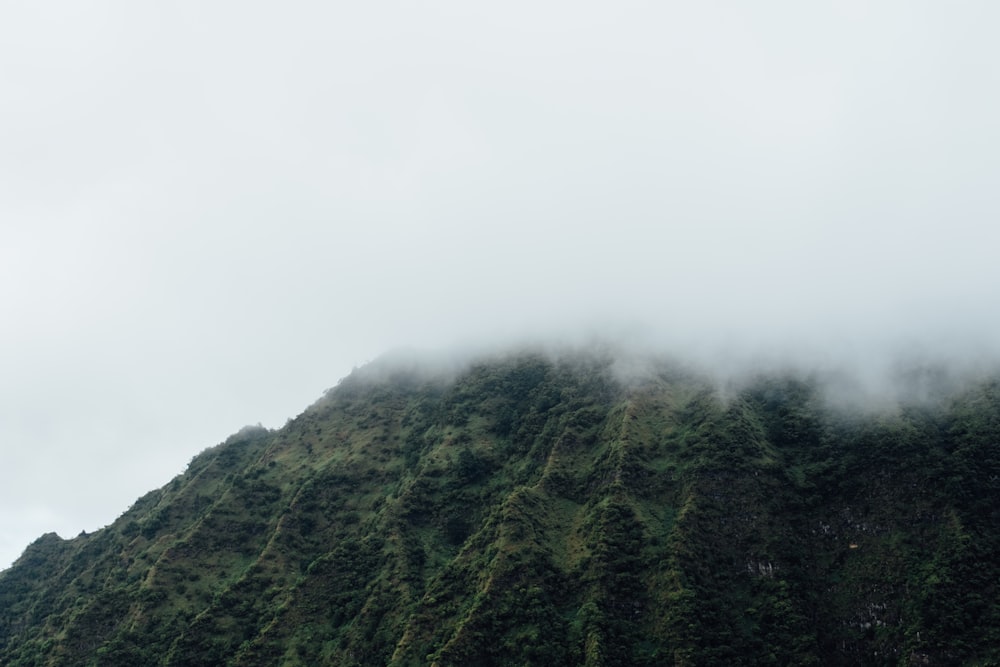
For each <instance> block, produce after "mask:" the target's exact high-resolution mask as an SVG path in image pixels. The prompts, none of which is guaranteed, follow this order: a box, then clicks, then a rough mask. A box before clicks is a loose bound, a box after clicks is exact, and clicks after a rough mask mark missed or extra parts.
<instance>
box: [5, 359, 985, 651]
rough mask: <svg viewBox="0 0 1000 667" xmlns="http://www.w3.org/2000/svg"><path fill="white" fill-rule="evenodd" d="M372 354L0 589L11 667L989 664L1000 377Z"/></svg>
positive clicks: (32, 557)
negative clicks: (434, 359)
mask: <svg viewBox="0 0 1000 667" xmlns="http://www.w3.org/2000/svg"><path fill="white" fill-rule="evenodd" d="M616 368H617V366H616V364H615V362H614V361H613V359H612V358H611V357H610V356H602V355H567V356H563V357H550V356H543V355H538V354H521V355H513V356H509V357H502V358H495V359H485V360H482V361H480V362H479V363H476V364H472V365H471V366H470V367H468V368H466V369H465V370H463V371H462V372H461V373H456V374H445V373H443V372H442V373H437V374H435V373H428V372H424V371H418V370H415V369H413V368H410V369H409V370H408V369H407V368H406V367H405V365H399V366H393V365H392V364H387V363H382V364H379V363H376V364H373V365H371V366H370V367H367V368H365V369H361V370H360V371H356V372H355V373H354V374H352V375H351V376H350V377H348V378H346V379H345V380H344V381H343V382H341V384H340V385H339V386H338V387H336V388H335V389H333V390H331V391H329V392H327V394H326V395H325V396H324V397H323V398H322V399H321V400H319V401H318V402H317V403H316V404H315V405H313V406H311V407H310V408H309V409H308V410H306V411H305V412H304V413H303V414H302V415H300V416H299V417H298V418H296V419H294V420H292V421H290V422H289V423H288V424H287V425H286V426H285V427H284V428H282V429H280V430H276V431H269V430H266V429H263V428H247V429H244V430H242V431H240V432H239V433H237V434H236V435H234V436H232V437H231V438H229V439H228V440H227V441H226V442H224V443H222V444H221V445H219V446H217V447H214V448H212V449H209V450H207V451H205V452H203V453H202V454H200V455H199V456H197V457H196V458H195V459H194V460H192V461H191V463H190V465H189V466H188V469H187V470H186V471H185V472H184V473H183V474H182V475H180V476H178V477H177V478H176V479H174V480H173V481H172V482H170V483H169V484H168V485H167V486H165V487H164V488H162V489H159V490H157V491H153V492H151V493H149V494H148V495H146V496H144V497H142V498H140V499H139V500H138V501H136V503H135V504H134V505H133V506H132V507H131V508H130V509H129V510H128V511H127V512H125V513H124V514H123V515H122V516H121V517H120V518H119V519H118V520H117V521H116V522H115V523H114V524H113V525H111V526H109V527H107V528H105V529H103V530H100V531H98V532H96V533H93V534H89V535H80V536H78V537H76V538H74V539H70V540H63V539H61V538H59V537H58V536H56V535H46V536H43V537H41V538H40V539H39V540H37V541H36V542H35V543H34V544H32V545H30V546H29V547H28V549H27V550H26V551H25V553H24V555H23V556H22V557H21V559H20V560H18V562H17V563H16V564H15V565H14V567H13V568H11V569H9V570H7V571H5V572H3V573H2V574H0V664H3V665H68V666H74V667H77V666H80V665H184V666H191V667H196V666H199V665H205V666H209V665H212V666H216V665H233V666H237V665H239V666H246V667H249V666H251V665H261V666H265V665H266V666H269V667H270V666H273V665H288V666H291V665H303V666H307V665H308V666H313V665H364V666H369V665H441V666H444V665H498V666H499V665H536V664H543V665H547V666H549V667H557V666H559V665H592V666H597V665H711V664H719V665H740V664H745V665H751V664H753V665H757V664H760V665H767V664H775V665H810V664H815V665H857V664H871V665H954V664H970V665H985V664H1000V605H998V603H997V599H998V593H1000V590H998V588H1000V558H998V557H997V556H998V549H1000V385H998V384H997V383H994V382H980V383H978V384H975V385H970V386H966V387H964V388H962V389H961V390H957V391H955V392H953V393H952V394H951V395H949V396H947V397H940V398H939V399H938V400H934V401H923V402H919V403H918V402H914V403H913V404H909V405H907V404H903V405H901V406H896V407H893V408H880V409H878V410H869V411H860V410H845V409H835V408H832V407H829V404H828V403H827V402H826V401H825V400H824V398H823V394H822V391H821V390H820V388H819V386H818V384H817V382H816V381H814V380H811V379H809V378H808V377H799V376H786V377H761V378H758V379H757V380H755V381H753V382H748V383H746V384H745V385H743V386H741V387H739V388H737V389H732V390H730V391H728V392H726V393H725V394H722V393H720V391H718V390H717V388H715V387H714V386H713V385H712V384H711V383H709V382H707V381H705V380H704V379H700V378H699V377H697V376H695V375H693V374H690V373H686V372H683V371H681V370H678V369H677V368H676V367H673V366H670V365H668V364H662V363H657V362H652V361H651V362H649V364H648V365H647V366H646V367H645V368H644V370H643V372H642V373H641V374H640V373H633V375H632V377H630V378H629V379H628V380H627V381H625V380H622V379H621V376H620V374H618V373H616Z"/></svg>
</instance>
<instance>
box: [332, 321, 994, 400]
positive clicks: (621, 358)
mask: <svg viewBox="0 0 1000 667" xmlns="http://www.w3.org/2000/svg"><path fill="white" fill-rule="evenodd" d="M523 356H537V357H541V358H545V359H548V360H550V361H552V362H560V361H564V362H568V363H570V364H572V363H574V361H576V360H580V359H587V358H589V359H591V360H593V359H604V360H606V363H607V364H608V366H609V367H610V368H611V369H613V375H614V377H615V378H617V379H618V380H619V381H620V382H621V383H623V384H624V385H625V386H633V385H636V384H641V383H643V382H644V381H647V380H648V379H650V378H651V377H654V376H655V375H656V374H657V373H659V372H661V371H663V370H664V369H670V370H673V371H675V372H682V373H684V374H685V375H687V376H689V377H692V378H701V379H702V380H704V381H707V382H709V383H711V384H712V386H714V387H715V389H716V390H717V391H718V392H719V394H720V395H722V396H729V395H733V394H734V393H738V392H739V391H740V390H741V389H742V388H744V387H746V386H748V385H749V384H751V383H753V382H754V381H759V380H762V379H768V378H770V379H779V378H797V379H800V380H806V381H808V382H810V383H813V384H815V385H816V386H817V387H818V388H819V389H820V393H821V395H822V396H824V397H825V399H826V400H827V401H828V403H829V405H830V406H832V407H837V408H840V409H844V410H848V411H852V410H853V411H861V412H870V411H880V410H891V409H894V408H895V407H898V406H900V405H914V404H926V403H928V402H931V403H933V402H937V401H940V400H944V399H946V398H949V397H951V396H953V395H955V394H956V393H958V392H960V391H962V390H963V389H966V388H968V387H969V386H970V385H972V384H975V383H979V382H983V381H986V380H992V379H997V378H1000V348H998V347H997V346H996V345H990V344H988V343H987V340H986V338H985V337H984V336H974V335H966V336H959V335H953V336H936V337H931V336H924V337H918V336H914V335H911V336H908V337H904V336H900V335H897V336H891V335H889V336H883V337H881V338H875V337H872V336H869V337H868V338H866V339H860V338H858V337H855V338H853V339H850V338H847V337H846V336H845V337H841V338H839V339H837V338H834V337H833V336H826V337H821V336H817V335H814V334H800V335H799V336H796V337H795V338H785V339H780V338H778V337H777V336H775V335H773V334H770V335H766V336H762V335H759V334H758V335H756V336H754V335H746V336H744V337H742V338H740V337H737V336H734V335H732V334H729V335H725V334H722V333H716V334H715V335H709V334H706V335H702V336H694V335H692V334H691V333H690V332H688V333H685V334H681V333H679V332H678V331H657V330H655V329H654V328H652V327H640V326H629V327H625V326H619V327H613V326H609V325H607V324H601V325H592V326H589V327H577V328H573V329H569V328H567V329H565V330H563V331H561V332H560V331H557V330H555V329H553V330H550V331H548V332H546V333H539V334H537V335H534V336H529V335H523V336H520V337H518V336H513V335H509V334H508V335H506V336H504V337H503V339H501V337H494V338H493V339H488V338H486V337H481V338H480V339H478V340H476V341H471V340H465V341H458V342H455V343H454V344H452V345H451V346H450V347H447V348H442V347H434V346H424V347H412V346H403V347H397V348H394V349H391V350H389V351H387V352H385V353H384V354H382V355H379V356H378V357H376V358H375V359H374V360H372V361H370V362H368V363H367V364H365V365H363V366H361V367H359V368H356V369H355V370H354V372H353V374H352V377H357V378H360V379H368V380H375V381H391V379H392V377H393V375H394V374H396V373H403V374H408V375H413V374H416V375H420V374H426V375H427V376H433V377H438V378H445V377H451V378H453V377H456V376H457V375H459V374H461V373H463V372H466V371H467V370H468V368H469V367H470V366H471V365H474V364H475V365H481V364H489V363H494V362H501V361H503V360H506V359H511V358H517V357H523Z"/></svg>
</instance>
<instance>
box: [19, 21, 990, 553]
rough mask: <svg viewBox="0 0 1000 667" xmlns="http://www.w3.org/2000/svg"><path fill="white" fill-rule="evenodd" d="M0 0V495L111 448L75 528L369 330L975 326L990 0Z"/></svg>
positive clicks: (385, 344)
mask: <svg viewBox="0 0 1000 667" xmlns="http://www.w3.org/2000/svg"><path fill="white" fill-rule="evenodd" d="M0 13H2V16H0V19H2V20H0V75H2V76H3V78H4V81H5V86H4V89H3V91H0V142H2V144H3V145H4V147H5V150H4V154H3V156H2V157H0V202H3V203H2V204H0V219H2V220H4V224H3V225H0V305H2V309H3V314H4V322H5V324H6V326H4V327H3V328H0V349H2V350H3V351H2V352H0V370H2V373H0V377H2V378H3V379H2V380H0V404H2V406H0V424H4V426H0V429H2V430H0V441H2V442H3V446H4V448H5V450H4V451H5V455H7V456H9V454H8V453H7V452H9V451H13V450H17V451H24V452H28V453H30V456H27V454H26V455H25V456H27V458H25V459H24V460H23V461H22V460H21V459H20V458H19V459H18V460H19V461H22V462H21V463H19V466H21V467H20V468H19V469H18V470H13V469H12V468H10V467H9V466H5V470H7V472H6V473H0V489H4V488H6V489H14V488H15V484H14V481H15V478H25V479H30V480H31V483H30V484H28V483H25V484H23V485H20V486H17V487H16V488H17V489H18V491H17V493H14V492H13V491H10V492H7V493H3V494H0V506H2V507H3V508H6V509H7V511H8V512H9V514H8V515H13V514H17V513H18V512H19V511H20V512H23V513H24V515H25V516H27V515H28V513H29V512H30V511H31V510H29V509H28V508H30V507H38V506H44V507H49V508H52V509H51V511H52V512H53V513H62V512H63V510H61V509H60V510H58V512H57V510H56V509H54V508H57V507H60V508H65V507H67V506H72V505H73V504H74V502H75V501H76V499H77V498H79V497H82V496H83V495H84V490H85V489H86V493H89V492H90V487H84V486H81V485H80V484H79V483H77V482H73V481H71V480H72V479H73V476H72V475H68V474H66V473H60V474H52V472H53V467H52V466H51V465H43V464H41V463H39V461H45V460H47V461H57V462H62V461H65V465H66V466H67V467H69V466H72V467H73V471H74V472H75V473H78V474H77V478H78V479H101V480H104V481H105V485H106V486H108V487H109V488H110V487H111V486H112V483H111V482H108V481H107V480H116V479H122V480H126V478H127V481H128V485H127V486H123V487H122V488H121V490H120V492H119V496H118V497H117V498H112V497H111V494H110V492H109V495H108V498H107V501H106V502H105V503H104V504H103V505H102V506H101V507H102V508H103V509H98V508H97V505H94V506H93V507H92V508H90V509H89V510H88V513H87V514H86V517H88V518H85V515H84V514H83V513H81V514H79V515H76V516H77V517H78V518H76V519H73V520H74V521H76V522H77V523H81V524H83V525H80V526H79V528H80V529H83V528H86V529H88V530H91V529H93V528H96V527H97V526H98V525H101V524H102V523H105V522H108V521H110V520H111V519H113V518H114V516H115V515H116V514H117V513H118V512H120V511H121V510H122V509H124V507H126V506H127V505H128V504H129V503H130V502H131V501H132V500H134V498H135V497H137V496H138V495H140V494H141V493H142V492H144V491H145V490H147V489H148V488H151V487H153V486H157V485H159V484H161V483H163V482H165V481H166V480H168V479H169V478H170V476H171V475H172V474H174V473H175V472H177V471H178V470H179V469H180V467H182V465H183V462H185V461H186V460H187V459H188V458H190V456H191V455H192V454H193V453H195V452H197V451H199V450H200V449H202V448H204V447H205V446H208V445H211V444H214V443H215V442H219V441H221V440H222V439H224V438H225V436H226V435H228V434H229V433H231V432H232V431H234V430H236V429H238V428H239V427H240V426H242V425H243V424H246V423H256V422H258V421H261V422H263V423H265V424H266V425H269V426H277V425H280V424H281V423H283V422H284V419H285V418H286V417H288V416H291V415H293V414H295V413H297V412H298V411H299V410H301V409H302V408H303V407H304V406H305V405H307V404H309V403H310V402H311V401H312V400H314V399H315V398H316V397H317V396H318V395H319V394H320V393H321V391H322V389H323V388H325V387H329V386H331V385H332V384H334V383H335V382H336V380H337V379H338V378H339V377H341V376H343V375H344V374H346V373H347V372H349V370H350V369H351V368H352V367H353V366H355V365H359V364H361V363H363V362H364V361H366V360H369V359H372V358H375V357H376V356H378V355H379V354H381V353H383V352H385V351H386V350H389V349H392V348H396V347H401V346H416V347H431V348H437V349H440V348H447V347H449V346H450V345H451V344H453V343H454V342H456V341H468V340H498V341H505V340H511V339H518V338H523V337H532V336H536V337H537V336H541V335H548V336H551V337H569V336H572V335H575V334H577V333H578V332H580V331H587V330H592V329H601V328H603V329H607V328H618V329H629V328H636V329H642V330H647V331H652V332H655V334H654V335H653V336H654V337H655V338H656V339H657V340H659V341H668V342H672V341H676V342H677V343H676V344H677V345H682V344H683V345H686V347H684V348H683V349H685V350H695V349H702V350H714V351H713V352H712V353H711V354H713V355H716V358H726V357H725V355H727V354H730V355H732V354H734V353H733V352H732V351H733V350H735V349H750V350H761V349H763V350H768V349H778V350H787V349H789V348H794V349H801V350H808V352H802V353H798V352H797V353H796V354H799V355H800V356H803V355H804V356H809V357H810V358H816V357H818V358H822V359H829V360H839V359H842V358H845V357H852V358H876V357H877V355H879V354H881V352H880V350H884V349H887V348H888V349H891V350H892V349H897V348H898V346H899V345H901V344H902V343H899V341H906V344H912V345H916V346H924V347H925V348H929V349H933V350H937V349H941V350H945V351H947V353H948V354H951V353H952V352H953V351H957V353H961V354H965V351H967V350H969V349H972V348H977V349H989V348H990V343H989V341H990V340H994V339H995V338H996V336H995V334H996V333H997V330H998V327H997V324H998V322H997V317H996V315H995V313H996V312H998V311H997V308H995V305H996V304H995V300H996V299H995V294H994V292H995V285H996V284H998V282H1000V281H998V279H1000V274H998V270H997V269H996V268H995V266H996V263H995V262H994V261H993V257H992V253H993V249H994V248H995V247H997V245H998V242H1000V231H998V230H1000V228H998V227H997V226H996V224H995V219H996V212H997V199H996V194H995V191H996V188H995V187H994V181H995V178H994V176H995V174H996V173H997V167H998V165H997V158H996V156H997V155H1000V150H998V148H1000V137H998V130H997V128H996V123H995V122H994V119H995V118H996V117H997V115H998V111H1000V108H998V107H1000V93H998V92H997V91H1000V86H997V85H995V84H996V83H997V82H996V80H995V79H996V76H997V75H996V73H995V72H994V71H992V69H991V68H990V66H989V64H990V63H991V62H994V61H995V59H996V55H997V53H996V50H997V47H996V45H995V40H994V39H993V35H992V33H991V32H990V26H992V25H995V24H996V19H997V18H998V17H997V13H998V10H997V9H996V8H995V7H994V6H993V5H991V4H988V3H978V2H971V3H964V4H963V5H962V6H961V7H949V8H948V9H947V10H945V9H942V8H940V7H938V6H937V5H934V4H932V3H883V4H879V5H878V6H872V5H869V4H867V3H835V4H834V3H830V4H829V5H824V4H822V3H821V4H819V5H815V4H813V5H808V6H805V5H802V4H801V3H788V2H768V3H763V4H756V5H754V6H752V7H750V6H747V7H743V6H735V5H733V4H730V3H699V4H697V5H690V4H681V3H675V4H668V5H650V4H648V3H642V2H626V3H617V4H615V5H614V6H613V7H612V6H610V5H608V4H607V3H573V4H570V3H562V2H551V3H549V2H543V3H531V4H530V5H528V4H527V3H517V2H515V3H505V4H504V5H503V6H502V7H489V6H470V5H468V4H467V3H454V2H431V3H422V4H421V5H419V6H416V5H410V4H406V3H382V4H377V5H365V6H364V7H355V6H351V7H348V6H346V5H345V6H340V5H337V6H334V5H329V4H324V3H312V2H295V3H291V4H289V5H283V6H281V7H278V6H276V5H269V4H266V3H253V2H251V3H240V4H236V3H227V2H222V3H213V4H211V5H206V4H204V3H191V2H177V3H171V4H170V5H169V6H155V7H154V6H152V5H147V4H144V3H123V2H114V1H107V2H100V3H96V4H95V3H91V4H89V5H88V6H87V7H86V8H83V7H80V6H78V5H76V4H74V3H68V2H56V3H47V4H45V5H44V6H42V5H37V4H32V3H8V4H6V5H5V6H4V8H3V9H2V10H0ZM720 350H721V352H720ZM698 353H699V354H700V352H698ZM692 354H695V352H692ZM706 354H707V353H706ZM755 354H757V353H755ZM760 354H764V356H766V354H765V353H760ZM767 354H770V353H767ZM151 434H156V437H155V438H154V437H151ZM78 450H79V451H88V452H93V451H97V452H102V453H101V455H100V456H99V457H90V458H89V459H88V458H87V457H70V458H67V457H66V456H65V454H66V453H67V452H75V451H78ZM164 451H166V452H167V453H166V454H165V453H164ZM88 460H90V461H92V462H93V465H92V466H91V465H89V464H87V463H86V461H88ZM143 460H147V461H148V466H147V469H146V470H145V471H143V472H142V474H139V475H135V474H133V472H135V471H136V470H137V469H141V467H142V466H141V465H140V463H139V462H141V461H143ZM175 462H177V463H175ZM61 465H63V464H62V463H57V464H55V468H59V467H60V466H61ZM126 471H127V472H126ZM56 480H58V482H57V481H56ZM123 484H124V482H123ZM32 489H33V490H32ZM40 499H44V505H42V504H41V503H42V500H40ZM19 508H21V509H19ZM42 523H44V522H39V525H38V528H39V531H38V532H45V531H46V530H49V529H50V528H46V527H44V526H42V525H41V524H42ZM70 523H72V521H70ZM60 530H62V528H60ZM75 532H78V530H76V529H74V530H73V533H74V534H75ZM0 560H2V559H0Z"/></svg>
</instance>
